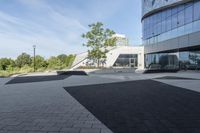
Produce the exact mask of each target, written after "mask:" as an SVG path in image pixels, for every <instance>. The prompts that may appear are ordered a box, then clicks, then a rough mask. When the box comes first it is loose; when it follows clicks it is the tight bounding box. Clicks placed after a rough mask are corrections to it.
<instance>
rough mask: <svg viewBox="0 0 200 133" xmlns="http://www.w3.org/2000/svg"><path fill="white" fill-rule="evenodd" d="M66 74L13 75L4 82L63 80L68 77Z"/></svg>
mask: <svg viewBox="0 0 200 133" xmlns="http://www.w3.org/2000/svg"><path fill="white" fill-rule="evenodd" d="M68 77H69V76H67V75H48V76H27V77H15V78H14V79H12V80H10V81H8V82H7V83H6V84H17V83H31V82H44V81H53V80H63V79H65V78H68Z"/></svg>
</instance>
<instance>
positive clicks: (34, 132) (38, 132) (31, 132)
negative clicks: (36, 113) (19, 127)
mask: <svg viewBox="0 0 200 133" xmlns="http://www.w3.org/2000/svg"><path fill="white" fill-rule="evenodd" d="M27 133H47V132H42V131H28V132H27Z"/></svg>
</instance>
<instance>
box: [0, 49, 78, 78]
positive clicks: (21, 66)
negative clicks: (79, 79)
mask: <svg viewBox="0 0 200 133" xmlns="http://www.w3.org/2000/svg"><path fill="white" fill-rule="evenodd" d="M74 58H75V56H74V55H65V54H61V55H58V56H53V57H50V58H49V59H45V58H44V57H42V56H40V55H36V56H35V68H36V71H38V72H44V71H46V70H48V71H49V70H60V69H65V68H70V66H71V65H72V62H73V61H74ZM33 68H34V58H33V57H31V56H30V55H29V54H27V53H22V54H21V55H19V56H18V57H17V58H16V59H15V60H14V59H11V58H0V77H8V76H11V75H14V74H25V73H30V72H33V71H34V69H33Z"/></svg>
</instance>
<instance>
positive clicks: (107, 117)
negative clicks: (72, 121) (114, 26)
mask: <svg viewBox="0 0 200 133" xmlns="http://www.w3.org/2000/svg"><path fill="white" fill-rule="evenodd" d="M65 90H66V91H67V92H69V93H70V94H71V95H72V96H73V97H74V98H75V99H77V100H78V101H79V102H80V103H81V104H82V105H83V106H85V107H86V108H87V109H88V110H89V111H90V112H91V113H93V114H94V115H95V116H96V117H97V118H98V119H99V120H100V121H101V122H103V123H104V124H105V125H106V126H107V127H108V128H110V129H111V130H112V131H113V132H114V133H199V131H200V94H199V93H198V92H195V91H191V90H187V89H183V88H179V87H174V86H171V85H167V84H164V83H160V82H157V81H153V80H141V81H131V82H121V83H109V84H101V85H87V86H77V87H69V88H65Z"/></svg>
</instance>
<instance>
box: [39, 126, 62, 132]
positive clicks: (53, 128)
mask: <svg viewBox="0 0 200 133" xmlns="http://www.w3.org/2000/svg"><path fill="white" fill-rule="evenodd" d="M60 130H61V127H55V126H54V127H44V128H42V129H41V131H48V132H49V131H54V132H59V131H60Z"/></svg>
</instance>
